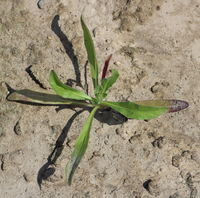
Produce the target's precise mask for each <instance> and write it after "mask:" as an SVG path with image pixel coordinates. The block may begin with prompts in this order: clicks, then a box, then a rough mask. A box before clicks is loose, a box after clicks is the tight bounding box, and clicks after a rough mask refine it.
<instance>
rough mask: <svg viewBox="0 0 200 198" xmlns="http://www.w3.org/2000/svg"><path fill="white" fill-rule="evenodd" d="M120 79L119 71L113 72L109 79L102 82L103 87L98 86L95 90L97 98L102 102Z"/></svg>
mask: <svg viewBox="0 0 200 198" xmlns="http://www.w3.org/2000/svg"><path fill="white" fill-rule="evenodd" d="M118 77H119V73H118V71H117V70H112V75H111V76H110V77H108V78H104V79H103V80H102V81H101V85H99V86H97V87H96V89H95V96H96V97H97V98H98V100H99V101H100V102H101V101H102V100H103V98H105V97H106V96H107V93H106V92H107V91H108V89H109V88H110V87H112V85H113V84H114V83H115V82H116V80H117V79H118Z"/></svg>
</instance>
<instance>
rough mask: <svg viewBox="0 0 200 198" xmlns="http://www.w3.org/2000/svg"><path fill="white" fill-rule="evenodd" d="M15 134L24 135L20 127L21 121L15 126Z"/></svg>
mask: <svg viewBox="0 0 200 198" xmlns="http://www.w3.org/2000/svg"><path fill="white" fill-rule="evenodd" d="M14 132H15V134H16V135H21V134H22V131H21V127H20V124H19V120H18V121H17V123H16V124H15V126H14Z"/></svg>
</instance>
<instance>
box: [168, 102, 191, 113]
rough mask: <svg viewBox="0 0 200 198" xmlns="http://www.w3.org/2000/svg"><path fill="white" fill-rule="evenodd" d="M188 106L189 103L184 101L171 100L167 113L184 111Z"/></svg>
mask: <svg viewBox="0 0 200 198" xmlns="http://www.w3.org/2000/svg"><path fill="white" fill-rule="evenodd" d="M188 106H189V103H188V102H186V101H184V100H172V101H171V106H170V109H169V113H173V112H177V111H181V110H183V109H186V108H187V107H188Z"/></svg>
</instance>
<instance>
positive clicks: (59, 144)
mask: <svg viewBox="0 0 200 198" xmlns="http://www.w3.org/2000/svg"><path fill="white" fill-rule="evenodd" d="M59 18H60V17H59V15H56V16H55V17H54V18H53V20H52V23H51V29H52V31H53V32H54V33H55V34H56V35H57V36H58V38H59V39H60V42H61V43H62V45H63V47H64V49H65V52H66V54H67V55H68V56H69V58H70V60H71V62H72V64H73V67H74V71H75V75H76V80H73V79H68V84H70V83H73V82H76V84H77V86H80V87H82V88H83V86H82V84H81V74H80V69H79V64H78V59H77V57H76V55H75V53H74V49H73V45H72V43H71V42H70V41H69V39H68V37H67V36H66V35H65V34H64V33H63V32H62V30H61V28H60V27H59V24H58V21H59ZM86 66H87V62H86V64H85V66H84V70H85V75H84V78H85V89H86V92H88V85H87V69H86ZM25 71H26V72H27V73H28V74H29V76H30V77H31V78H32V80H34V82H35V83H36V84H37V85H39V86H40V88H43V89H46V88H45V87H44V86H43V85H42V84H41V83H40V81H39V80H38V79H37V78H36V77H35V76H34V74H33V73H32V71H31V66H29V67H27V68H26V70H25ZM6 86H7V89H8V91H9V94H11V93H12V92H13V91H15V90H14V89H12V88H11V87H10V86H9V85H8V84H6ZM9 94H8V95H9ZM8 95H7V97H8ZM9 101H12V100H9ZM14 102H18V103H22V104H27V105H35V106H55V105H48V104H45V105H44V104H35V103H31V102H26V101H23V100H21V101H14ZM56 106H57V109H56V110H57V111H60V110H62V109H66V108H68V109H69V108H70V109H73V108H76V107H77V106H74V105H56ZM85 110H87V111H89V112H90V111H91V108H87V107H86V108H85V107H84V108H82V109H81V110H80V111H76V112H75V113H74V114H73V115H72V116H71V118H70V119H69V120H68V121H67V123H66V125H65V127H64V128H63V129H62V132H61V134H60V135H59V137H58V138H57V140H56V143H55V146H54V149H53V151H52V152H51V153H50V154H49V156H48V157H47V161H46V162H45V164H43V165H42V167H41V168H40V169H39V171H38V174H37V183H38V185H39V187H40V189H41V186H42V182H43V180H47V179H48V178H49V177H50V176H52V175H53V174H54V172H55V168H54V167H53V165H54V164H55V162H56V161H57V159H58V158H59V156H60V155H61V154H62V151H63V148H64V142H65V140H66V138H67V135H68V132H69V130H70V128H71V125H72V123H73V121H74V119H75V118H76V117H77V116H78V115H79V114H81V113H82V112H83V111H85ZM95 119H97V120H98V121H100V122H102V123H107V124H108V125H117V124H122V123H124V122H126V121H127V120H128V119H127V118H126V117H125V116H123V115H122V114H120V113H118V112H116V111H114V110H113V109H111V108H106V109H101V110H98V111H97V112H96V114H95Z"/></svg>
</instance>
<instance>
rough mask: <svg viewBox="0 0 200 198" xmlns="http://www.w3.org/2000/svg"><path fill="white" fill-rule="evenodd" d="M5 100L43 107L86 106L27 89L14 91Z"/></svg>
mask: <svg viewBox="0 0 200 198" xmlns="http://www.w3.org/2000/svg"><path fill="white" fill-rule="evenodd" d="M7 100H9V101H15V102H27V103H36V104H45V105H62V104H66V105H70V104H76V105H81V104H82V105H84V104H85V106H88V104H87V103H82V102H79V101H76V100H69V99H65V98H62V97H60V96H58V95H54V94H48V93H41V92H37V91H32V90H29V89H22V90H14V89H12V92H11V93H10V94H9V95H8V96H7Z"/></svg>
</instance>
